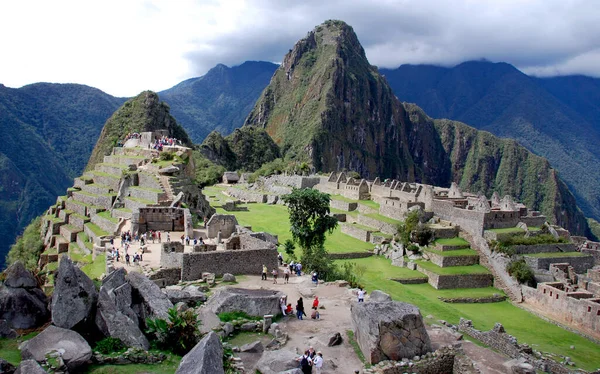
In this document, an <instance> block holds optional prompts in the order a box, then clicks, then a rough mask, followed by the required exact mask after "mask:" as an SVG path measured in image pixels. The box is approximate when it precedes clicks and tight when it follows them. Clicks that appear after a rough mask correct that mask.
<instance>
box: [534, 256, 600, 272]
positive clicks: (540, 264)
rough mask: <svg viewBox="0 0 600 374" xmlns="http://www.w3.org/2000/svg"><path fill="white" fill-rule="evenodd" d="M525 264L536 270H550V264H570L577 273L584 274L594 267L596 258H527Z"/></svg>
mask: <svg viewBox="0 0 600 374" xmlns="http://www.w3.org/2000/svg"><path fill="white" fill-rule="evenodd" d="M525 262H527V265H529V266H530V267H531V268H532V269H534V270H548V269H549V268H550V264H558V263H565V262H568V263H569V264H570V265H571V266H573V268H574V269H575V272H577V273H579V274H582V273H585V272H586V271H587V269H590V268H591V267H593V266H594V258H593V257H592V256H581V257H568V256H565V257H529V256H525Z"/></svg>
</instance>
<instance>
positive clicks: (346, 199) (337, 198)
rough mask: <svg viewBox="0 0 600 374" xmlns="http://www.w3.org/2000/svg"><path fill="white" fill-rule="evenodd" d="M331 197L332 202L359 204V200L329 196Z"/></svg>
mask: <svg viewBox="0 0 600 374" xmlns="http://www.w3.org/2000/svg"><path fill="white" fill-rule="evenodd" d="M329 196H330V197H331V200H339V201H345V202H347V203H358V200H352V199H348V198H347V197H344V196H342V195H329Z"/></svg>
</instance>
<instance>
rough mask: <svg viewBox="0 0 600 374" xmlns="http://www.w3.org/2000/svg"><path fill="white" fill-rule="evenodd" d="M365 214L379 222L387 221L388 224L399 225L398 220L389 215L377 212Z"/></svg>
mask: <svg viewBox="0 0 600 374" xmlns="http://www.w3.org/2000/svg"><path fill="white" fill-rule="evenodd" d="M365 216H367V217H370V218H373V219H376V220H378V221H381V222H385V223H389V224H390V225H399V224H400V221H398V220H396V219H393V218H390V217H386V216H382V215H381V214H379V213H370V214H365Z"/></svg>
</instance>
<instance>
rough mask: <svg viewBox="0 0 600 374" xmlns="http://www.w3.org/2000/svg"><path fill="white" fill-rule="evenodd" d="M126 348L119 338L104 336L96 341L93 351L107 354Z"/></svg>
mask: <svg viewBox="0 0 600 374" xmlns="http://www.w3.org/2000/svg"><path fill="white" fill-rule="evenodd" d="M126 349H127V347H126V346H125V344H123V342H122V341H121V339H119V338H111V337H108V338H104V339H102V340H100V341H99V342H98V343H96V347H95V348H94V350H95V351H98V352H100V353H102V354H103V355H108V354H111V353H120V352H124V351H125V350H126Z"/></svg>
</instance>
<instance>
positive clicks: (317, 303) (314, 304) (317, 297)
mask: <svg viewBox="0 0 600 374" xmlns="http://www.w3.org/2000/svg"><path fill="white" fill-rule="evenodd" d="M318 307H319V296H315V300H314V301H313V306H312V308H313V309H315V310H316V309H317V308H318Z"/></svg>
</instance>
